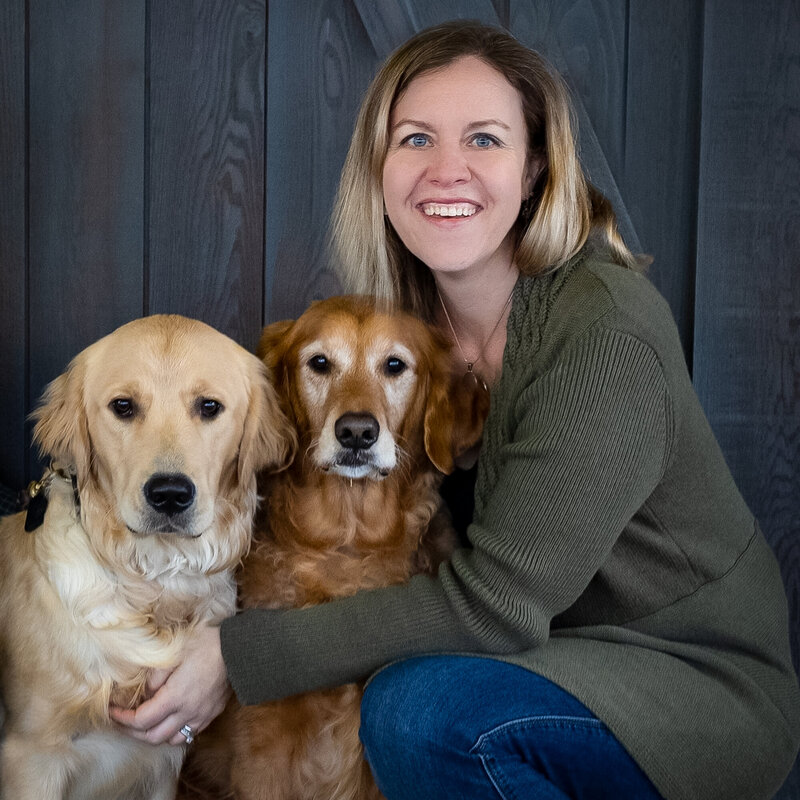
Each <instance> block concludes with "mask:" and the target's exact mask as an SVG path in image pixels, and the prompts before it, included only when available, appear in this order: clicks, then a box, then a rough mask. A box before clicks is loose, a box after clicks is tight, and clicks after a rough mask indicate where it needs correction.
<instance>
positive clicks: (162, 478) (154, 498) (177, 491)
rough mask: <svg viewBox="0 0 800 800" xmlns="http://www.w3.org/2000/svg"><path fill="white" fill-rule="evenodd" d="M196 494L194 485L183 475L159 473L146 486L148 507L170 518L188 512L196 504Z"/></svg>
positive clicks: (145, 492)
mask: <svg viewBox="0 0 800 800" xmlns="http://www.w3.org/2000/svg"><path fill="white" fill-rule="evenodd" d="M195 494H196V489H195V485H194V483H192V481H191V480H189V478H187V477H186V475H183V474H181V473H173V474H166V473H157V474H156V475H153V476H151V478H150V479H149V480H148V481H147V483H145V485H144V496H145V499H146V500H147V503H148V505H150V507H151V508H154V509H155V510H156V511H158V512H160V513H162V514H166V515H167V516H170V517H171V516H173V515H175V514H180V513H181V511H186V509H187V508H189V506H190V505H191V504H192V503H193V502H194V497H195Z"/></svg>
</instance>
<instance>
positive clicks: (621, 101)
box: [511, 0, 627, 178]
mask: <svg viewBox="0 0 800 800" xmlns="http://www.w3.org/2000/svg"><path fill="white" fill-rule="evenodd" d="M626 26H627V18H626V4H625V3H620V2H618V0H537V1H536V2H535V3H531V2H527V0H511V30H512V32H513V33H514V34H515V35H517V36H520V37H524V41H525V44H527V45H528V46H529V47H533V48H534V49H535V50H538V51H539V52H541V53H543V54H545V55H546V56H547V57H548V58H549V59H550V60H551V61H552V62H553V63H554V66H555V67H556V68H557V69H558V70H559V71H561V72H562V74H563V75H564V76H565V77H566V79H567V81H568V83H569V85H570V87H571V88H572V90H573V93H574V94H575V95H576V98H577V99H579V101H580V102H581V103H582V105H583V107H584V109H585V112H586V116H587V119H588V120H591V124H592V128H593V130H594V132H595V134H596V136H597V141H598V142H599V145H600V148H601V150H602V152H603V154H604V156H605V160H606V162H607V163H608V167H609V169H610V170H611V174H612V175H613V176H615V178H617V176H621V175H622V164H623V143H624V135H623V134H624V130H625V111H626V110H625V75H626V72H625V63H626V61H625V59H626ZM588 166H589V167H592V166H593V165H591V164H589V165H588Z"/></svg>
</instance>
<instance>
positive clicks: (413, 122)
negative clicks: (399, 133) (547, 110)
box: [392, 118, 511, 131]
mask: <svg viewBox="0 0 800 800" xmlns="http://www.w3.org/2000/svg"><path fill="white" fill-rule="evenodd" d="M403 125H410V126H411V127H413V128H421V129H422V130H425V131H431V130H433V128H431V127H430V125H429V124H428V123H427V122H423V121H422V120H418V119H407V118H406V119H400V120H398V121H397V122H395V124H394V125H392V130H393V131H394V130H397V129H398V128H400V127H402V126H403ZM491 125H496V126H497V127H498V128H503V130H507V131H510V130H511V128H510V127H509V126H508V125H506V123H505V122H501V121H500V120H499V119H479V120H475V122H470V123H469V125H467V130H474V129H475V128H486V127H489V126H491Z"/></svg>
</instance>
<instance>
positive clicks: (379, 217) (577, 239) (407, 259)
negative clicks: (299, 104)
mask: <svg viewBox="0 0 800 800" xmlns="http://www.w3.org/2000/svg"><path fill="white" fill-rule="evenodd" d="M465 56H476V57H477V58H480V59H482V60H483V61H485V62H486V63H487V64H488V65H489V66H491V67H493V68H494V69H496V70H497V71H498V72H500V73H501V74H502V75H504V76H505V78H506V79H507V80H508V82H509V83H510V84H511V85H512V86H513V87H514V88H515V89H516V90H517V91H518V92H519V94H520V98H521V100H522V109H523V114H524V117H525V123H526V126H527V133H528V159H529V161H532V160H533V159H536V160H537V161H538V162H539V163H540V164H541V165H542V166H541V169H540V171H539V174H538V177H537V178H536V181H535V184H534V187H533V191H532V194H531V197H530V199H529V200H528V201H526V202H525V203H523V205H522V208H521V209H520V215H519V217H518V219H517V221H516V223H515V227H516V248H515V251H514V262H515V264H516V265H517V267H518V268H519V270H520V272H522V273H523V274H525V275H535V274H541V273H544V272H547V271H551V270H555V269H558V268H559V267H560V266H562V265H563V264H564V263H566V262H567V261H568V260H569V259H570V258H571V257H572V256H573V255H575V253H577V252H578V251H579V250H580V249H581V247H583V245H584V244H585V242H586V240H587V238H588V236H589V234H590V232H594V231H596V232H597V234H598V235H599V238H600V239H601V241H603V242H604V243H605V244H606V246H607V248H608V250H609V252H610V254H611V257H612V258H613V259H614V260H616V261H618V262H619V263H620V264H623V265H625V266H629V267H632V266H635V264H636V259H635V258H634V256H633V255H632V254H631V252H630V251H629V250H628V248H627V247H626V246H625V243H624V242H623V241H622V238H621V237H620V235H619V233H618V232H617V225H616V217H615V216H614V212H613V209H612V208H611V204H610V203H609V202H608V201H607V200H606V199H605V197H603V195H602V194H600V192H599V191H598V190H597V189H595V188H594V187H593V186H591V184H589V182H588V181H587V180H586V178H585V176H584V174H583V170H582V168H581V165H580V162H579V161H578V157H577V154H576V151H575V139H574V136H573V132H572V131H573V123H572V108H571V104H570V101H569V94H568V90H567V88H566V86H565V85H564V82H563V80H562V79H561V78H560V76H559V75H558V74H557V73H555V72H554V71H553V70H552V69H551V68H550V67H549V66H548V64H547V63H546V62H545V60H544V59H543V58H542V57H541V56H540V55H539V54H538V53H536V52H534V51H533V50H530V49H529V48H527V47H525V46H524V45H522V44H520V43H519V42H518V41H517V40H516V39H514V37H513V36H511V35H510V34H508V33H506V32H505V31H503V30H500V29H498V28H493V27H490V26H487V25H483V24H480V23H477V22H464V21H461V20H459V21H453V22H447V23H444V24H443V25H438V26H436V27H433V28H428V29H427V30H424V31H422V32H421V33H419V34H417V35H416V36H414V37H412V38H411V39H409V40H408V41H407V42H406V43H405V44H404V45H402V46H401V47H400V48H398V49H397V50H395V52H394V53H392V54H391V55H390V56H389V58H388V59H387V60H386V62H385V63H384V65H383V67H382V68H381V69H380V71H379V72H378V74H377V75H376V76H375V78H374V79H373V81H372V83H371V84H370V86H369V88H368V89H367V93H366V95H365V97H364V100H363V102H362V104H361V110H360V111H359V115H358V119H357V121H356V126H355V131H354V133H353V138H352V140H351V143H350V149H349V151H348V154H347V158H346V160H345V164H344V168H343V169H342V176H341V180H340V182H339V191H338V194H337V198H336V204H335V207H334V212H333V216H332V220H331V243H332V246H333V255H334V259H335V261H336V266H337V269H338V272H339V276H340V278H341V280H342V283H343V285H344V288H345V290H346V291H351V292H357V293H360V294H371V295H375V296H377V297H380V298H384V299H386V300H388V301H390V302H394V303H397V304H399V305H400V306H401V307H403V308H405V309H407V310H411V311H413V312H416V313H418V314H421V315H422V316H424V317H430V316H431V314H432V301H433V299H434V298H435V292H434V284H433V276H432V275H431V272H430V270H429V269H428V268H427V267H426V266H425V265H424V264H423V263H422V262H421V261H420V260H419V259H418V258H417V257H416V256H414V255H413V254H412V253H411V252H410V251H409V250H408V249H407V248H406V247H405V245H404V244H403V242H402V241H401V240H400V238H399V237H398V235H397V233H396V232H395V230H394V228H393V227H392V225H391V223H390V222H389V219H388V217H386V216H385V214H384V205H383V165H384V160H385V158H386V153H387V151H388V148H389V118H390V114H391V111H392V108H393V107H394V104H395V103H396V102H397V100H398V99H399V97H400V96H401V95H402V94H403V92H404V91H405V90H406V89H407V87H408V85H409V84H410V83H411V81H413V80H414V79H415V78H416V77H418V76H419V75H421V74H423V73H425V72H430V71H431V70H436V69H441V68H442V67H445V66H447V65H448V64H451V63H452V62H453V61H455V60H457V59H459V58H463V57H465Z"/></svg>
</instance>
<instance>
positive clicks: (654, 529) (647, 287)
mask: <svg viewBox="0 0 800 800" xmlns="http://www.w3.org/2000/svg"><path fill="white" fill-rule="evenodd" d="M468 536H469V539H470V542H471V545H472V546H471V547H469V548H464V549H461V550H458V551H457V552H456V553H455V555H454V556H453V557H452V559H451V560H450V561H449V562H448V563H447V564H445V565H443V567H442V568H441V569H440V572H439V575H438V577H437V578H429V577H423V576H418V577H415V578H413V579H412V580H411V582H410V583H409V584H407V585H405V586H399V587H392V588H388V589H379V590H374V591H368V592H361V593H359V594H357V595H356V596H354V597H352V598H347V599H344V600H337V601H334V602H331V603H327V604H324V605H321V606H316V607H314V608H309V609H302V610H290V611H257V610H256V611H247V612H243V613H241V614H239V615H237V616H236V617H234V618H232V619H230V620H227V621H226V622H225V623H224V624H223V626H222V644H223V655H224V658H225V663H226V665H227V668H228V674H229V677H230V680H231V683H232V685H233V687H234V689H235V691H236V694H237V696H238V698H239V700H240V701H241V702H243V703H246V704H252V703H259V702H263V701H266V700H270V699H275V698H278V697H283V696H287V695H291V694H295V693H298V692H302V691H307V690H310V689H314V688H320V687H324V686H333V685H338V684H342V683H347V682H350V681H353V680H356V679H361V678H365V677H366V676H368V675H369V674H370V673H371V672H372V671H374V670H375V669H377V668H379V667H380V666H382V665H384V664H386V663H388V662H390V661H392V660H395V659H398V658H401V657H404V656H409V655H412V654H419V653H430V652H443V651H447V652H470V653H479V654H486V655H495V656H498V657H501V658H503V659H504V660H508V661H512V662H514V663H517V664H520V665H522V666H524V667H527V668H529V669H532V670H534V671H536V672H538V673H540V674H542V675H544V676H545V677H547V678H549V679H550V680H552V681H554V682H555V683H557V684H559V685H560V686H562V687H563V688H565V689H566V690H567V691H569V692H571V693H572V694H574V695H575V696H576V697H577V698H578V699H579V700H581V701H582V702H583V703H584V704H585V705H587V706H588V707H589V708H590V709H591V710H592V711H593V712H594V713H595V714H596V715H597V716H598V717H599V718H600V719H602V720H603V721H604V722H605V723H606V724H607V725H608V726H609V727H610V728H611V730H612V731H613V732H614V733H615V734H616V736H617V738H618V739H619V740H620V741H621V742H622V744H623V745H624V746H625V748H626V749H627V750H628V751H629V752H630V753H631V755H632V756H633V757H634V758H635V759H636V761H637V762H638V763H639V764H640V765H641V767H642V768H643V769H644V771H645V772H646V773H647V774H648V775H649V777H650V778H651V780H652V781H653V782H654V783H655V785H656V786H657V788H658V789H659V791H660V792H661V793H662V794H663V795H664V797H665V798H668V800H673V799H674V800H689V798H692V799H694V800H701V799H702V800H714V798H719V800H735V799H736V798H741V799H742V800H758V799H759V798H764V799H765V800H766V798H770V797H772V795H773V794H774V792H775V791H776V790H777V788H778V787H779V786H780V784H781V782H782V780H783V779H784V778H785V776H786V774H787V773H788V771H789V769H790V768H791V765H792V763H793V761H794V758H795V755H796V753H797V747H798V742H799V741H800V694H799V693H798V686H797V678H796V675H795V673H794V670H793V668H792V664H791V657H790V652H789V642H788V619H787V607H786V598H785V595H784V591H783V586H782V583H781V578H780V574H779V571H778V567H777V564H776V562H775V559H774V557H773V555H772V552H771V551H770V549H769V546H768V544H767V543H766V541H765V539H764V537H763V536H762V534H761V533H760V532H759V530H758V526H757V524H756V523H755V521H754V519H753V517H752V515H751V514H750V512H749V511H748V509H747V507H746V505H745V503H744V501H743V500H742V498H741V496H740V494H739V492H738V491H737V489H736V487H735V486H734V483H733V480H732V478H731V475H730V473H729V471H728V469H727V467H726V465H725V462H724V460H723V457H722V454H721V452H720V450H719V447H718V445H717V444H716V442H715V440H714V436H713V434H712V432H711V430H710V428H709V426H708V423H707V421H706V419H705V416H704V414H703V411H702V409H701V407H700V404H699V402H698V399H697V396H696V395H695V393H694V390H693V389H692V385H691V381H690V379H689V376H688V373H687V370H686V366H685V363H684V359H683V353H682V350H681V346H680V342H679V339H678V335H677V331H676V329H675V326H674V323H673V321H672V317H671V315H670V312H669V310H668V307H667V305H666V303H665V302H664V300H663V299H662V298H661V297H660V295H659V294H658V293H657V292H656V291H655V289H654V288H653V287H652V285H651V284H650V283H649V282H648V280H647V279H646V278H645V277H643V276H642V275H639V274H637V273H635V272H632V271H630V270H626V269H623V268H621V267H618V266H616V265H613V264H610V263H606V262H605V261H604V260H603V259H602V258H600V257H599V255H598V254H597V253H596V252H595V251H594V250H592V249H591V247H589V246H587V248H585V249H584V251H582V253H580V254H579V255H578V256H577V257H576V258H575V259H573V261H572V262H571V263H570V264H568V265H567V266H566V267H564V268H562V269H561V270H559V271H558V272H556V273H554V274H552V275H548V276H544V277H537V278H521V279H520V281H519V282H518V285H517V288H516V290H515V295H514V301H513V305H512V309H511V313H510V317H509V321H508V336H507V343H506V349H505V353H504V358H503V372H502V377H501V379H500V382H499V383H498V385H497V386H496V387H495V388H494V390H493V395H492V405H491V411H490V414H489V418H488V420H487V424H486V429H485V433H484V440H483V446H482V449H481V455H480V461H479V464H478V477H477V484H476V493H475V516H474V520H473V523H472V525H471V526H470V527H469V529H468Z"/></svg>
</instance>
